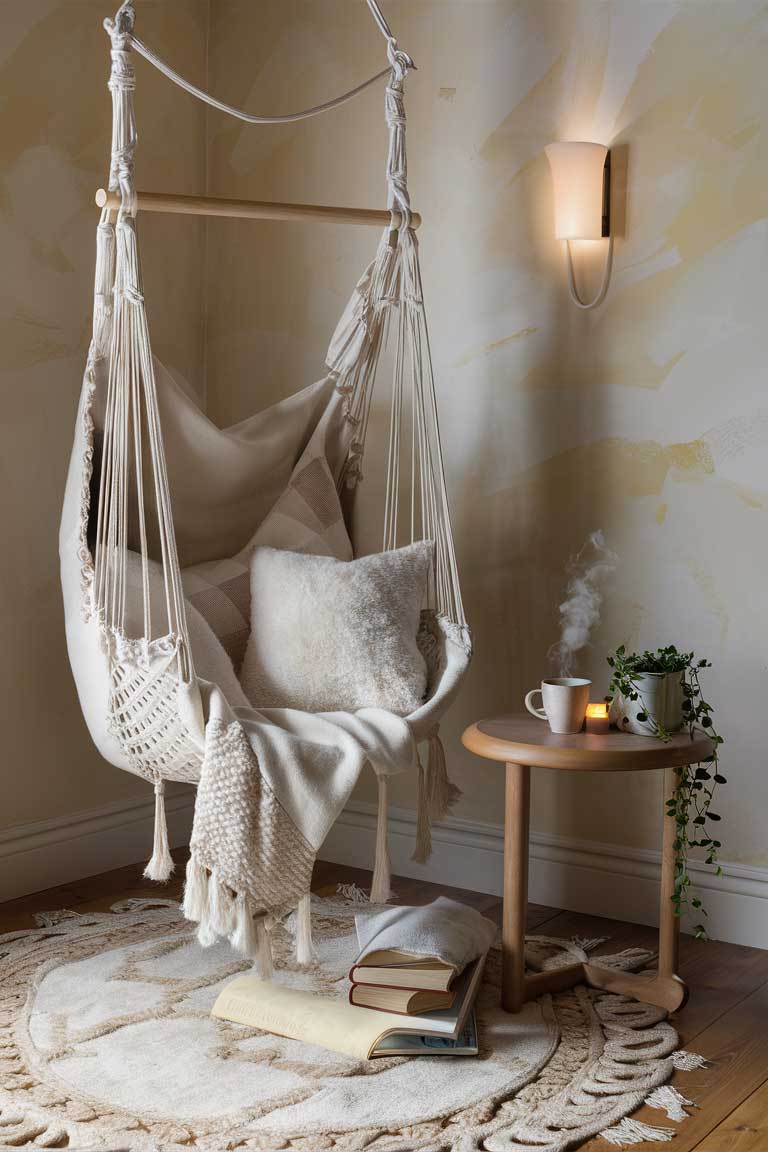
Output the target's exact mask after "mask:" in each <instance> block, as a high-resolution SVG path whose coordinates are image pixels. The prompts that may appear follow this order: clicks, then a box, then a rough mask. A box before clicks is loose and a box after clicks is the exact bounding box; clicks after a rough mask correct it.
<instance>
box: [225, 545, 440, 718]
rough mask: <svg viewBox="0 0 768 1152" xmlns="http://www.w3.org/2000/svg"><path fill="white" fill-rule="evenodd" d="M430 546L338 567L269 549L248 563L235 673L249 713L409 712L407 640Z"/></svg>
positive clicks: (421, 664)
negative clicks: (243, 635) (242, 640)
mask: <svg viewBox="0 0 768 1152" xmlns="http://www.w3.org/2000/svg"><path fill="white" fill-rule="evenodd" d="M431 563H432V544H431V542H430V541H421V542H419V543H417V544H411V545H409V546H408V547H407V548H399V549H397V550H396V551H393V552H383V553H380V554H377V555H375V556H363V557H362V558H361V559H359V560H351V561H340V560H335V559H333V558H331V557H326V556H306V555H302V554H300V553H295V552H283V551H278V550H276V549H274V548H257V549H256V550H255V551H254V553H253V556H252V559H251V635H250V638H249V640H248V646H247V648H246V653H245V660H244V662H243V668H242V672H241V676H240V682H241V684H242V686H243V689H244V691H245V694H246V696H247V697H248V699H249V700H250V701H251V704H252V705H253V706H254V707H255V708H299V709H301V710H302V711H307V712H336V711H344V712H355V711H357V710H358V709H359V708H384V709H386V710H387V711H389V712H394V713H395V714H396V715H398V716H407V715H408V714H409V713H410V712H413V711H415V710H416V709H417V708H418V707H419V706H420V704H421V703H422V701H423V700H424V696H425V693H426V690H427V669H426V664H425V661H424V657H423V656H422V655H421V652H420V651H419V648H418V645H417V643H416V635H417V632H418V628H419V615H420V610H421V606H422V603H423V601H424V597H425V594H426V589H427V580H428V576H429V571H430V566H431Z"/></svg>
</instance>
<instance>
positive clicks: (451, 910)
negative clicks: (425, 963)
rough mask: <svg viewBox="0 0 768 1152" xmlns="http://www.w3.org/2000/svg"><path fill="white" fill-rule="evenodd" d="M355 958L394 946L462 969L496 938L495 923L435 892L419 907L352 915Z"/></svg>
mask: <svg viewBox="0 0 768 1152" xmlns="http://www.w3.org/2000/svg"><path fill="white" fill-rule="evenodd" d="M355 928H356V929H357V941H358V944H359V945H360V956H359V957H358V962H359V960H361V959H362V958H363V957H364V956H367V955H369V953H371V952H379V951H382V950H383V949H397V951H398V952H406V953H408V954H409V955H414V956H435V957H437V959H438V960H442V961H443V963H445V964H451V965H453V966H454V967H455V968H456V970H457V971H459V972H460V971H461V970H462V968H464V967H465V966H466V965H467V964H469V962H470V960H475V959H476V958H477V957H478V956H484V955H485V953H486V952H487V951H488V949H489V948H490V946H491V944H493V942H494V940H495V939H496V935H497V933H498V928H497V926H496V925H495V924H494V923H493V921H492V920H489V919H488V918H487V917H486V916H482V915H481V914H480V913H479V912H477V911H476V910H475V909H474V908H469V907H468V906H467V905H466V904H459V903H457V901H456V900H449V899H448V897H447V896H438V898H437V900H433V902H432V903H431V904H425V905H423V906H421V907H415V908H414V907H401V908H387V909H385V910H384V911H383V912H376V913H373V914H372V915H367V916H356V917H355Z"/></svg>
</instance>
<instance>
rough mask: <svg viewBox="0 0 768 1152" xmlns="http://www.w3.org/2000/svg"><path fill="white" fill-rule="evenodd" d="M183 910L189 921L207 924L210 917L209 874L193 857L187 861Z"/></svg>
mask: <svg viewBox="0 0 768 1152" xmlns="http://www.w3.org/2000/svg"><path fill="white" fill-rule="evenodd" d="M181 910H182V912H183V913H184V915H185V917H186V919H187V920H196V921H197V922H198V923H207V921H208V917H209V915H210V901H209V893H208V872H207V871H206V869H205V868H203V866H202V864H199V863H198V862H197V858H196V857H195V856H194V855H192V856H190V858H189V860H188V861H187V880H186V883H185V885H184V900H183V902H182V905H181Z"/></svg>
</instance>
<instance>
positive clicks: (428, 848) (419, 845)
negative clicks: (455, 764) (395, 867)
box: [411, 760, 432, 864]
mask: <svg viewBox="0 0 768 1152" xmlns="http://www.w3.org/2000/svg"><path fill="white" fill-rule="evenodd" d="M431 855H432V828H431V822H430V818H429V789H428V787H427V770H426V769H425V768H424V765H423V764H422V762H421V760H419V791H418V797H417V800H416V847H415V848H414V850H413V854H412V856H411V860H415V862H416V863H417V864H423V863H424V861H425V860H428V859H429V857H430V856H431Z"/></svg>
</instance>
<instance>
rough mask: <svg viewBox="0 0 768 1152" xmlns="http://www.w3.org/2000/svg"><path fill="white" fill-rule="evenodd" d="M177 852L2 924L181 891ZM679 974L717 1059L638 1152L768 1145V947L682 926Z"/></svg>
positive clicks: (642, 1115)
mask: <svg viewBox="0 0 768 1152" xmlns="http://www.w3.org/2000/svg"><path fill="white" fill-rule="evenodd" d="M174 856H175V858H176V860H177V872H176V875H175V876H174V877H173V878H172V879H171V880H170V882H169V883H168V884H167V885H164V886H160V885H157V884H153V883H151V882H150V881H148V880H144V879H143V877H142V875H141V866H140V865H138V864H137V865H135V866H131V867H128V868H120V869H118V870H117V871H115V872H107V873H104V874H103V875H101V876H93V877H90V878H88V879H87V880H79V881H77V882H75V883H72V884H64V885H62V886H61V887H59V888H50V889H48V890H47V891H46V892H39V893H36V894H35V895H33V896H23V897H21V898H20V899H18V900H11V901H9V902H7V903H6V904H0V932H9V931H13V930H14V929H18V928H24V927H28V926H31V925H32V924H33V922H34V921H33V916H34V913H35V912H42V911H46V910H51V909H59V908H73V909H74V908H77V909H80V910H81V911H99V910H103V909H107V908H109V906H110V905H111V904H113V903H114V902H115V901H116V900H124V899H126V898H128V897H151V896H162V897H165V898H167V899H178V898H179V896H180V893H181V884H182V877H183V870H184V868H183V866H184V859H185V854H184V853H183V852H178V853H174ZM350 882H351V883H355V884H358V885H359V886H360V887H362V888H367V887H369V886H370V873H369V872H364V871H361V870H360V869H357V868H347V867H344V866H342V865H340V864H327V863H323V862H318V864H317V865H316V867H315V875H314V878H313V885H312V886H313V889H314V891H316V892H318V893H320V894H321V895H330V894H331V893H333V892H335V890H336V885H337V884H339V883H350ZM393 887H394V889H395V892H396V899H397V900H398V902H400V903H410V904H419V903H426V902H427V901H429V900H432V899H434V897H435V896H437V895H440V894H441V893H442V894H444V895H450V896H452V897H454V899H457V900H463V901H464V902H465V903H467V904H471V905H472V906H473V907H475V908H478V909H479V910H480V911H481V912H483V913H484V914H485V915H486V916H490V917H491V918H492V919H495V920H497V921H498V922H500V921H501V900H500V899H499V898H498V897H496V896H488V895H484V894H482V893H478V892H469V891H465V890H464V889H458V888H442V887H440V886H439V885H436V884H427V883H424V882H422V881H419V880H409V879H406V878H404V877H395V878H394V880H393ZM528 930H529V931H530V932H536V931H540V932H543V933H544V934H545V935H547V936H563V937H570V936H574V935H579V936H587V937H594V936H608V937H610V943H608V944H606V945H603V949H604V950H605V951H609V952H615V951H618V950H619V949H621V948H629V947H651V948H652V947H655V943H656V933H655V930H654V929H652V928H646V927H641V926H638V925H636V924H627V923H624V922H623V921H620V920H604V919H600V918H598V917H595V916H582V915H579V914H577V913H575V912H562V911H560V910H559V909H557V908H545V907H542V906H540V905H536V904H533V905H531V906H530V907H529V909H528ZM599 951H600V949H598V952H599ZM680 974H681V975H682V976H683V978H684V979H685V981H686V982H687V984H688V986H689V988H690V991H691V995H690V1000H689V1002H688V1004H687V1005H686V1007H685V1008H684V1009H683V1010H682V1011H681V1012H678V1013H675V1014H674V1015H673V1016H672V1022H673V1023H674V1025H675V1027H676V1028H677V1030H678V1032H679V1033H680V1036H681V1045H682V1046H683V1047H687V1048H690V1049H692V1050H693V1051H695V1052H699V1053H700V1054H701V1055H702V1056H705V1057H707V1059H708V1060H709V1061H710V1064H709V1065H708V1066H707V1067H706V1068H701V1069H698V1070H696V1071H694V1072H683V1073H677V1074H676V1076H675V1079H674V1081H673V1083H676V1084H677V1085H678V1087H679V1088H680V1090H681V1091H682V1092H683V1093H684V1095H686V1096H688V1097H689V1098H691V1099H693V1100H694V1101H695V1102H696V1105H697V1107H696V1108H695V1109H694V1110H693V1111H692V1114H691V1116H690V1117H689V1118H688V1120H686V1121H685V1122H684V1123H682V1124H680V1125H677V1124H674V1123H673V1122H672V1121H668V1120H666V1118H665V1117H664V1114H663V1113H660V1112H659V1111H657V1110H652V1109H648V1108H643V1109H641V1110H640V1111H639V1112H637V1113H636V1116H637V1118H638V1119H642V1120H644V1121H645V1122H646V1123H648V1124H653V1125H663V1126H669V1127H671V1128H673V1129H675V1130H676V1137H675V1140H674V1142H673V1143H671V1144H670V1143H666V1142H665V1143H644V1144H641V1145H640V1146H639V1149H638V1152H640V1150H642V1152H663V1150H667V1152H670V1150H671V1152H693V1150H694V1149H696V1150H698V1152H768V951H761V950H760V949H757V948H743V947H740V946H739V945H736V944H723V943H720V942H717V941H715V942H709V943H707V942H703V941H699V940H694V939H692V938H691V937H690V936H684V937H683V938H682V941H681V949H680ZM581 1147H582V1152H609V1149H610V1145H608V1144H606V1142H605V1141H603V1140H600V1139H594V1140H590V1141H588V1142H587V1143H586V1144H584V1145H582V1146H581Z"/></svg>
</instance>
